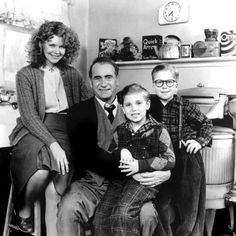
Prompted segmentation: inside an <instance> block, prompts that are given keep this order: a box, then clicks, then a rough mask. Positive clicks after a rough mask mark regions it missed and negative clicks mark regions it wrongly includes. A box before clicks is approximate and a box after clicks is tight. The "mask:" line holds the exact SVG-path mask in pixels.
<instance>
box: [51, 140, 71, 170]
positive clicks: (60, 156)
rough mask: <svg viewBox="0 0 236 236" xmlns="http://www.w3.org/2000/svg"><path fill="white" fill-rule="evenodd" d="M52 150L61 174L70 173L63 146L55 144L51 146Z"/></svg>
mask: <svg viewBox="0 0 236 236" xmlns="http://www.w3.org/2000/svg"><path fill="white" fill-rule="evenodd" d="M50 150H51V151H52V154H53V157H54V159H55V161H56V162H57V166H58V169H59V170H60V173H61V174H62V175H65V174H66V173H69V162H68V160H67V158H66V154H65V152H64V150H63V149H62V148H61V146H60V145H59V144H58V143H57V142H54V143H52V144H51V145H50Z"/></svg>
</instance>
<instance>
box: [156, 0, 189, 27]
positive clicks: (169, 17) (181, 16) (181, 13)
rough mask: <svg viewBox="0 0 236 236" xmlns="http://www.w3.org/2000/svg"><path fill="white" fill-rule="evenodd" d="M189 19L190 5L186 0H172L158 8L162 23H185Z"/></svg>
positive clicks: (160, 22)
mask: <svg viewBox="0 0 236 236" xmlns="http://www.w3.org/2000/svg"><path fill="white" fill-rule="evenodd" d="M188 20H189V5H188V4H187V3H186V1H185V2H184V1H179V0H170V1H168V2H166V3H165V4H164V5H162V6H161V7H160V8H159V10H158V23H159V24H160V25H166V24H176V23H183V22H187V21H188Z"/></svg>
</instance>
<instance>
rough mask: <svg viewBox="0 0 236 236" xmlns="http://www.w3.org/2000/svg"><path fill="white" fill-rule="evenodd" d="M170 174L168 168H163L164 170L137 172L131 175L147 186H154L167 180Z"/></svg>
mask: <svg viewBox="0 0 236 236" xmlns="http://www.w3.org/2000/svg"><path fill="white" fill-rule="evenodd" d="M170 175H171V174H170V170H165V171H153V172H145V173H138V174H135V175H133V176H132V177H133V178H134V179H135V180H136V181H138V182H139V183H140V184H142V185H145V186H148V187H155V186H157V185H159V184H162V183H163V182H165V181H167V180H168V179H169V178H170Z"/></svg>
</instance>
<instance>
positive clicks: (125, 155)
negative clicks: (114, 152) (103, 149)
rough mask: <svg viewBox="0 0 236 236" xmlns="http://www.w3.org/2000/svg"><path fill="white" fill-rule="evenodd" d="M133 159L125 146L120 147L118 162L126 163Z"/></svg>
mask: <svg viewBox="0 0 236 236" xmlns="http://www.w3.org/2000/svg"><path fill="white" fill-rule="evenodd" d="M132 160H133V157H132V154H131V153H130V151H129V150H128V149H126V148H123V149H121V152H120V163H121V164H122V163H124V164H127V163H129V162H131V161H132Z"/></svg>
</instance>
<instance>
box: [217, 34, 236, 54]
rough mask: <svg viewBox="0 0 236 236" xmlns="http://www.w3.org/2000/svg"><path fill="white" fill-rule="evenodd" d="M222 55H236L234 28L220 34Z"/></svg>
mask: <svg viewBox="0 0 236 236" xmlns="http://www.w3.org/2000/svg"><path fill="white" fill-rule="evenodd" d="M220 53H221V56H223V57H224V56H236V33H235V32H233V31H232V30H229V31H223V32H222V33H221V36H220Z"/></svg>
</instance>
